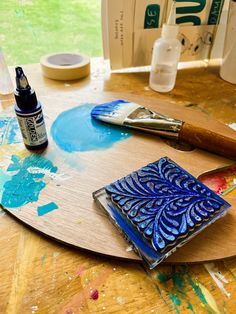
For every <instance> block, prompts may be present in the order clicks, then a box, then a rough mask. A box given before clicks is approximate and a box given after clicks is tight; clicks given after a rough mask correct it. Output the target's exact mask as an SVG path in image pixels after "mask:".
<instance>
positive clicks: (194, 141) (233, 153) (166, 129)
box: [91, 100, 236, 159]
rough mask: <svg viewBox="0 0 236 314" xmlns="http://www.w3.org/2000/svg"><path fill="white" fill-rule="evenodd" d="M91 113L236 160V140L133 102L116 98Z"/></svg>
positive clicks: (112, 121) (117, 123)
mask: <svg viewBox="0 0 236 314" xmlns="http://www.w3.org/2000/svg"><path fill="white" fill-rule="evenodd" d="M91 116H92V118H94V119H97V120H101V121H103V122H107V123H111V124H116V125H120V126H125V127H129V128H134V129H138V130H141V131H145V132H149V133H154V134H157V135H161V136H164V137H168V138H173V139H175V140H179V141H184V142H186V143H189V144H191V145H193V146H195V147H199V148H201V149H204V150H207V151H209V152H212V153H216V154H218V155H221V156H224V157H228V158H230V159H236V140H234V139H232V138H230V137H227V136H223V135H220V134H217V133H215V132H212V131H210V130H207V129H204V128H201V127H198V126H194V125H192V124H189V123H186V122H184V121H181V120H177V119H173V118H170V117H167V116H164V115H162V114H160V113H157V112H155V111H152V110H150V109H148V108H145V107H143V106H141V105H139V104H137V103H134V102H129V101H126V100H115V101H112V102H108V103H104V104H101V105H98V106H95V107H94V108H93V109H92V112H91ZM235 138H236V133H235Z"/></svg>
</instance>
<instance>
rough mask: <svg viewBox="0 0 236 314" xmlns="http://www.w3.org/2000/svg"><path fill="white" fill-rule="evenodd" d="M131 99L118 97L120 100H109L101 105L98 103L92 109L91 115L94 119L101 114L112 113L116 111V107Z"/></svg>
mask: <svg viewBox="0 0 236 314" xmlns="http://www.w3.org/2000/svg"><path fill="white" fill-rule="evenodd" d="M127 103H129V101H127V100H123V99H118V100H113V101H111V102H107V103H104V104H101V105H98V106H96V107H94V108H93V110H92V111H91V116H92V118H94V119H97V118H98V117H99V116H100V115H103V116H104V115H108V116H110V115H112V113H114V112H115V110H116V109H118V108H119V107H120V106H122V105H123V104H127Z"/></svg>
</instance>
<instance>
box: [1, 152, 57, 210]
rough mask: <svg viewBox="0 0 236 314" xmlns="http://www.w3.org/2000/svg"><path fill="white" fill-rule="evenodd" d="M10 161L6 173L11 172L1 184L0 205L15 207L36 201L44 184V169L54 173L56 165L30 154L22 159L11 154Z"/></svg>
mask: <svg viewBox="0 0 236 314" xmlns="http://www.w3.org/2000/svg"><path fill="white" fill-rule="evenodd" d="M11 161H12V163H11V164H10V165H9V166H8V169H7V175H9V174H11V173H12V174H11V177H10V179H9V180H8V181H6V182H5V183H4V185H3V189H2V199H1V205H2V206H4V207H6V208H17V207H21V206H23V205H26V204H28V203H30V202H36V201H37V200H38V198H39V194H40V192H41V191H42V190H43V189H44V188H45V186H46V183H45V182H44V181H43V178H44V176H45V171H50V172H52V173H56V172H57V167H55V166H54V165H53V164H52V162H51V161H50V160H48V159H46V158H45V157H42V156H40V155H31V156H29V157H26V158H24V159H23V160H21V159H20V157H18V156H15V155H13V156H12V158H11ZM33 170H34V171H33Z"/></svg>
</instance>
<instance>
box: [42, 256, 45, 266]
mask: <svg viewBox="0 0 236 314" xmlns="http://www.w3.org/2000/svg"><path fill="white" fill-rule="evenodd" d="M44 262H45V255H43V256H42V265H44Z"/></svg>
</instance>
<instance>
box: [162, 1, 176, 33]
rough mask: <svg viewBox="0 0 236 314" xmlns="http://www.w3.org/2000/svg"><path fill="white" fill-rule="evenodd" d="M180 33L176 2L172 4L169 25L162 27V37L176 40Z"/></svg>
mask: <svg viewBox="0 0 236 314" xmlns="http://www.w3.org/2000/svg"><path fill="white" fill-rule="evenodd" d="M178 32H179V26H178V25H176V2H175V0H174V1H173V2H172V5H171V9H170V14H169V17H168V21H167V24H164V25H163V27H162V32H161V36H162V37H163V38H169V39H176V38H177V35H178Z"/></svg>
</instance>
